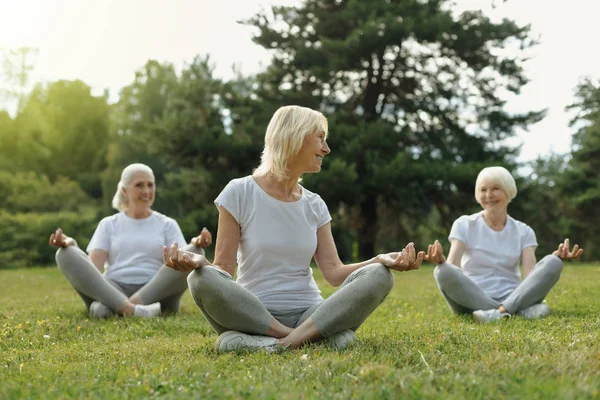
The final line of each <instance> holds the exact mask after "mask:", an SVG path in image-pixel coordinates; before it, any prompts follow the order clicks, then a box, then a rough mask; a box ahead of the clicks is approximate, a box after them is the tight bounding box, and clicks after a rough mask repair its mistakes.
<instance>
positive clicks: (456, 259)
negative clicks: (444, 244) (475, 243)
mask: <svg viewBox="0 0 600 400" xmlns="http://www.w3.org/2000/svg"><path fill="white" fill-rule="evenodd" d="M464 252H465V244H464V243H463V242H462V241H460V240H458V239H452V240H450V251H449V252H448V260H447V261H448V262H449V263H450V264H452V265H456V266H457V267H459V268H460V263H461V259H462V256H463V254H464Z"/></svg>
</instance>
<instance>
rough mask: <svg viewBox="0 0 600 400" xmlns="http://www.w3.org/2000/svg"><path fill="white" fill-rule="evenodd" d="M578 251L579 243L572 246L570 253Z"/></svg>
mask: <svg viewBox="0 0 600 400" xmlns="http://www.w3.org/2000/svg"><path fill="white" fill-rule="evenodd" d="M578 251H579V245H578V244H575V246H573V251H572V252H571V254H573V255H574V254H577V252H578Z"/></svg>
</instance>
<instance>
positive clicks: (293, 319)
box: [163, 106, 424, 352]
mask: <svg viewBox="0 0 600 400" xmlns="http://www.w3.org/2000/svg"><path fill="white" fill-rule="evenodd" d="M326 140H327V120H326V119H325V117H324V116H323V114H321V113H320V112H318V111H315V110H311V109H309V108H304V107H299V106H286V107H282V108H280V109H279V110H277V112H275V114H274V115H273V117H272V119H271V121H270V123H269V125H268V127H267V131H266V135H265V147H264V150H263V154H262V160H261V164H260V166H259V167H258V168H257V169H256V170H255V171H254V173H253V175H250V176H246V177H244V178H240V179H234V180H232V181H231V182H229V184H228V185H227V186H226V187H225V188H224V189H223V191H222V192H221V194H220V195H219V196H218V197H217V199H216V200H215V203H216V205H217V207H218V209H219V228H218V235H217V243H216V249H215V259H214V262H213V263H212V264H210V263H208V262H207V261H206V259H205V258H204V257H201V256H198V255H194V254H189V253H186V252H184V251H181V250H179V249H178V248H177V246H176V245H174V246H172V247H171V249H167V248H165V249H164V250H163V251H164V257H165V264H166V265H169V266H172V267H173V268H175V269H177V270H182V271H187V270H190V269H194V270H195V271H194V272H193V273H191V274H190V276H189V277H188V283H189V287H190V291H191V293H192V297H193V299H194V301H195V302H196V304H197V305H198V307H199V308H200V310H201V311H202V313H203V314H204V316H205V317H206V319H207V320H208V322H209V323H210V324H211V325H212V327H213V328H214V329H215V331H216V332H217V333H218V334H219V338H218V339H217V342H216V349H217V351H219V352H226V351H232V350H238V349H265V350H267V351H274V350H279V349H284V348H292V349H293V348H297V347H299V346H301V345H302V344H304V343H307V342H315V341H318V340H321V339H328V341H329V343H330V344H331V345H332V346H333V347H334V348H336V349H341V348H343V347H345V346H347V345H348V344H349V343H351V342H352V341H353V340H354V338H355V335H354V331H356V330H357V329H358V327H359V326H360V325H361V324H362V323H363V321H365V319H366V318H367V317H368V316H369V315H370V314H371V313H372V312H373V311H374V310H375V309H376V308H377V307H378V306H379V304H381V302H383V300H384V299H385V298H386V296H387V295H388V293H389V292H390V290H391V289H392V286H393V283H394V277H393V274H392V273H391V272H390V269H396V270H400V271H407V270H411V269H416V268H419V266H420V264H421V262H422V259H423V256H424V254H423V253H422V252H421V253H419V254H418V255H417V254H415V249H414V246H413V244H412V243H409V244H408V245H407V246H406V247H405V248H404V249H403V250H401V251H400V252H394V253H388V254H380V255H378V256H375V257H373V258H371V259H369V260H366V261H363V262H360V263H356V264H347V265H344V264H343V263H342V262H341V261H340V259H339V257H338V253H337V250H336V247H335V243H334V240H333V236H332V234H331V222H330V221H331V217H330V215H329V211H328V209H327V206H326V204H325V202H324V201H323V200H322V199H321V197H320V196H319V195H317V194H315V193H313V192H311V191H309V190H307V189H306V188H304V187H303V186H301V185H300V183H299V179H300V177H301V176H302V175H303V174H305V173H315V172H319V171H320V170H321V164H322V162H323V158H324V157H325V156H326V155H328V154H329V153H330V149H329V146H328V145H327V141H326ZM313 257H314V259H315V261H316V264H317V266H318V267H319V269H320V270H321V271H322V273H323V276H324V277H325V279H326V280H327V282H329V283H330V284H332V285H334V286H338V285H341V287H340V288H339V290H337V291H336V292H335V293H334V294H333V295H332V296H331V297H329V298H328V299H327V300H323V298H322V297H321V294H320V290H319V288H318V287H317V284H316V283H315V280H314V278H313V275H312V270H311V268H310V262H311V259H312V258H313ZM236 263H237V265H238V277H237V281H234V280H233V279H232V277H233V276H234V273H235V267H236Z"/></svg>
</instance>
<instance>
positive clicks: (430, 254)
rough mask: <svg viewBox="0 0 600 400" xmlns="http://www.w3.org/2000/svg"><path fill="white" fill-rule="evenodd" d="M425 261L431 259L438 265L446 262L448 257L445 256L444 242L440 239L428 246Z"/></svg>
mask: <svg viewBox="0 0 600 400" xmlns="http://www.w3.org/2000/svg"><path fill="white" fill-rule="evenodd" d="M425 261H431V262H432V263H434V264H436V265H440V264H443V263H445V262H446V257H444V249H443V248H442V244H441V243H440V241H439V240H436V241H435V242H434V243H433V244H430V245H429V246H427V254H426V255H425Z"/></svg>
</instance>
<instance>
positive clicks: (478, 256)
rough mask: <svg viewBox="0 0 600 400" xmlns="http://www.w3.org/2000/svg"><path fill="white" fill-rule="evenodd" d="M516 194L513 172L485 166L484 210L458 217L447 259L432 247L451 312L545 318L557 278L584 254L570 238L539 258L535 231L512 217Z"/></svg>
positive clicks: (480, 193) (479, 195)
mask: <svg viewBox="0 0 600 400" xmlns="http://www.w3.org/2000/svg"><path fill="white" fill-rule="evenodd" d="M516 195H517V186H516V183H515V180H514V178H513V177H512V175H511V174H510V172H508V171H507V170H506V169H505V168H503V167H488V168H484V169H483V170H482V171H481V172H480V173H479V175H478V176H477V181H476V182H475V199H476V200H477V202H478V203H479V204H480V205H481V208H483V210H482V211H480V212H478V213H476V214H473V215H463V216H462V217H460V218H458V219H457V220H456V221H454V224H453V225H452V230H451V231H450V236H449V237H448V239H449V240H450V243H451V245H450V252H449V253H448V260H447V261H446V259H445V257H444V254H443V249H442V246H441V244H440V243H439V242H438V241H436V242H435V243H434V244H433V245H430V246H429V247H428V251H427V256H426V257H425V259H427V260H431V261H433V262H434V263H436V264H438V266H437V267H436V268H435V271H434V276H435V280H436V281H437V284H438V287H439V288H440V291H441V292H442V295H443V296H444V299H445V300H446V302H447V303H448V306H449V307H450V309H451V310H452V312H454V313H456V314H466V313H472V314H473V317H474V318H475V320H476V321H478V322H491V321H495V320H499V319H502V318H506V317H509V316H511V315H517V314H518V315H522V316H524V317H525V318H531V319H534V318H541V317H544V316H546V315H548V314H549V313H550V308H549V306H548V305H547V304H545V303H542V302H543V300H544V298H545V297H546V295H547V294H548V292H549V291H550V289H552V287H553V286H554V285H555V284H556V282H557V281H558V279H559V277H560V274H561V272H562V269H563V260H571V259H576V258H579V257H580V256H581V254H582V253H583V249H580V248H579V246H578V245H575V246H574V247H573V250H570V243H569V239H565V241H564V243H561V244H560V245H559V246H558V249H557V250H556V251H554V252H553V253H552V255H547V256H546V257H544V258H543V259H542V260H541V261H540V262H536V257H535V248H536V247H537V240H536V237H535V233H534V232H533V229H531V228H530V227H529V226H528V225H526V224H524V223H523V222H520V221H517V220H515V219H514V218H512V217H511V216H510V215H508V203H509V202H510V201H511V200H513V199H514V198H515V196H516ZM519 262H520V263H521V264H522V266H523V275H524V276H523V280H522V281H521V271H520V269H519Z"/></svg>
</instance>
